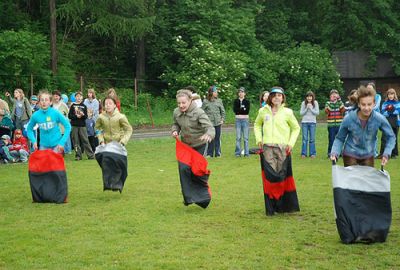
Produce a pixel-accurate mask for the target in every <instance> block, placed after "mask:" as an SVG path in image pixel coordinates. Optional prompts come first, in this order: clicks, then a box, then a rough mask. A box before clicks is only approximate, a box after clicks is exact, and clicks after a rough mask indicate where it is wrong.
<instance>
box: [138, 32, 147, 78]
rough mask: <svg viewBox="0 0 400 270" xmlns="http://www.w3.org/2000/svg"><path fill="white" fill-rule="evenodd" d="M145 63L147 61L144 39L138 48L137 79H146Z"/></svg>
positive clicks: (140, 40)
mask: <svg viewBox="0 0 400 270" xmlns="http://www.w3.org/2000/svg"><path fill="white" fill-rule="evenodd" d="M145 61H146V52H145V45H144V37H142V38H140V39H139V40H138V43H137V48H136V78H137V79H139V80H140V79H144V77H145V75H146V74H145Z"/></svg>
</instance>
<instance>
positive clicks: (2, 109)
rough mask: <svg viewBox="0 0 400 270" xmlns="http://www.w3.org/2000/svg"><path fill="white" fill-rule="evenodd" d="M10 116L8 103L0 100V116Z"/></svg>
mask: <svg viewBox="0 0 400 270" xmlns="http://www.w3.org/2000/svg"><path fill="white" fill-rule="evenodd" d="M6 114H10V108H9V107H8V103H7V102H6V101H5V100H3V99H1V98H0V115H6Z"/></svg>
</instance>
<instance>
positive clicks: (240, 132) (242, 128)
mask: <svg viewBox="0 0 400 270" xmlns="http://www.w3.org/2000/svg"><path fill="white" fill-rule="evenodd" d="M235 127H236V148H235V155H236V156H240V154H241V152H242V148H241V141H242V137H243V141H244V155H245V156H248V155H249V119H237V118H236V120H235Z"/></svg>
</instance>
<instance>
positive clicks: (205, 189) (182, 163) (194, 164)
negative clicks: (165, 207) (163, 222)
mask: <svg viewBox="0 0 400 270" xmlns="http://www.w3.org/2000/svg"><path fill="white" fill-rule="evenodd" d="M176 159H177V160H178V165H179V178H180V181H181V188H182V195H183V200H184V204H185V205H189V204H192V203H195V204H197V205H199V206H200V207H202V208H207V206H208V205H209V204H210V201H211V189H210V187H209V186H208V177H209V176H210V173H211V172H210V171H209V170H208V169H207V165H208V162H207V160H206V159H205V158H204V156H203V155H201V154H200V153H198V152H197V151H196V150H194V149H193V148H191V147H190V146H188V145H187V144H184V143H183V142H181V141H180V140H178V139H177V140H176Z"/></svg>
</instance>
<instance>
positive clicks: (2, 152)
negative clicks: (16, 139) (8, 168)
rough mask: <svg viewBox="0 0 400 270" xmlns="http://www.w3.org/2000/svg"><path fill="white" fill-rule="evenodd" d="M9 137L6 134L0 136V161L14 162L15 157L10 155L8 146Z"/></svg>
mask: <svg viewBox="0 0 400 270" xmlns="http://www.w3.org/2000/svg"><path fill="white" fill-rule="evenodd" d="M11 144H12V143H11V138H10V136H8V135H3V136H1V137H0V162H1V163H9V162H14V161H15V159H14V158H13V157H12V156H11V154H10V150H9V146H10V145H11Z"/></svg>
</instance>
